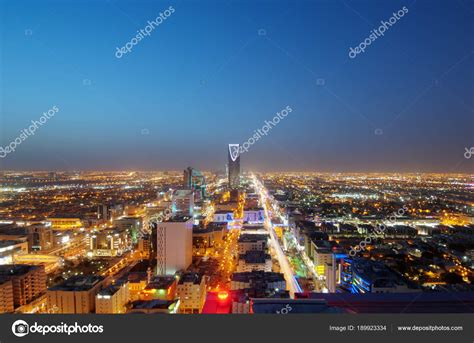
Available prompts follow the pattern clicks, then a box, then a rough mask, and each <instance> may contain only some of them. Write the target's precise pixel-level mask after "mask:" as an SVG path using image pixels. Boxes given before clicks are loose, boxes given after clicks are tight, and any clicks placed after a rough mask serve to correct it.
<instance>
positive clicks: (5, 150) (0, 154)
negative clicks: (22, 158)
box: [0, 106, 59, 158]
mask: <svg viewBox="0 0 474 343" xmlns="http://www.w3.org/2000/svg"><path fill="white" fill-rule="evenodd" d="M58 112H59V108H58V107H57V106H53V107H52V108H51V109H50V110H49V111H48V112H43V115H42V116H41V117H40V118H39V119H38V120H32V121H31V125H30V126H28V128H26V129H23V130H21V131H20V134H19V135H18V136H17V137H16V138H15V139H14V140H12V141H11V142H10V144H8V145H6V146H5V147H2V146H0V158H5V157H6V156H7V155H8V154H9V153H12V152H14V151H15V150H16V149H17V147H18V146H19V145H20V144H21V143H23V142H24V141H26V140H27V139H28V137H30V136H34V134H35V131H36V130H37V129H38V128H39V127H40V126H42V125H43V124H44V123H46V122H47V121H48V120H49V119H51V118H52V117H54V115H55V114H56V113H58Z"/></svg>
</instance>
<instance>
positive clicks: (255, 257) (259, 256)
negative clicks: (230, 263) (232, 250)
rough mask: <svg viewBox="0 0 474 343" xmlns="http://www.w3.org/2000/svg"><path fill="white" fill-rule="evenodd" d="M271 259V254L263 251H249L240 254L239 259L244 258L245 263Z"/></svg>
mask: <svg viewBox="0 0 474 343" xmlns="http://www.w3.org/2000/svg"><path fill="white" fill-rule="evenodd" d="M270 259H271V257H270V255H269V254H266V253H264V252H263V251H247V252H246V253H245V254H240V255H239V260H244V261H245V263H265V262H266V261H268V260H270Z"/></svg>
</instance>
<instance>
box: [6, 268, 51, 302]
mask: <svg viewBox="0 0 474 343" xmlns="http://www.w3.org/2000/svg"><path fill="white" fill-rule="evenodd" d="M0 279H2V280H5V281H6V280H10V281H11V283H12V287H13V304H14V306H15V307H19V306H23V305H27V304H28V303H30V302H31V301H33V300H35V299H36V298H38V297H39V296H40V295H43V294H44V293H45V292H46V272H45V269H44V266H29V265H25V264H5V265H2V266H0Z"/></svg>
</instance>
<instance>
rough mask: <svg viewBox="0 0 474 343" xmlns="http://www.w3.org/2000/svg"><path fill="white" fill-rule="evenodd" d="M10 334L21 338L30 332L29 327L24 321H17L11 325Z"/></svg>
mask: <svg viewBox="0 0 474 343" xmlns="http://www.w3.org/2000/svg"><path fill="white" fill-rule="evenodd" d="M12 332H13V334H14V335H15V336H17V337H23V336H26V335H28V333H29V332H30V326H29V325H28V323H27V322H25V321H24V320H17V321H15V322H14V323H13V324H12Z"/></svg>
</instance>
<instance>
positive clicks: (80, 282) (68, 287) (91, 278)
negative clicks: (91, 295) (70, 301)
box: [49, 275, 104, 292]
mask: <svg viewBox="0 0 474 343" xmlns="http://www.w3.org/2000/svg"><path fill="white" fill-rule="evenodd" d="M103 280H104V277H102V276H100V275H88V276H82V275H77V276H73V277H70V278H69V279H67V280H66V281H64V282H63V283H61V284H59V285H57V286H54V287H51V288H49V290H50V291H68V292H81V291H88V290H90V289H91V288H93V287H95V286H96V285H97V284H98V283H100V282H102V281H103Z"/></svg>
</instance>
